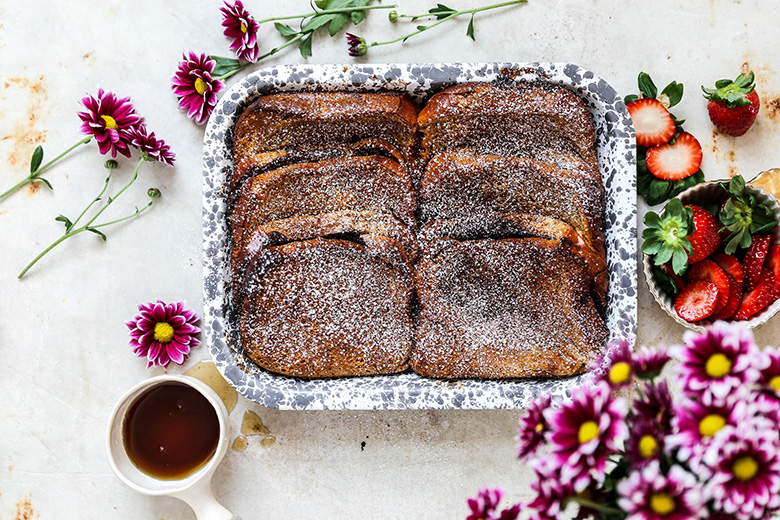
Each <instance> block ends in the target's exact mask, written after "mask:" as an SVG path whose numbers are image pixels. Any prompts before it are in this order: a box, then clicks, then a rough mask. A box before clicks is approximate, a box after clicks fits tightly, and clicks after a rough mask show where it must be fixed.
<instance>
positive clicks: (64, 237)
mask: <svg viewBox="0 0 780 520" xmlns="http://www.w3.org/2000/svg"><path fill="white" fill-rule="evenodd" d="M145 161H146V159H141V160H140V161H138V165H137V166H136V167H135V171H133V177H132V178H131V179H130V182H128V183H127V184H125V186H124V187H123V188H122V189H121V190H119V192H117V194H116V195H114V196H113V197H109V199H108V200H107V201H106V203H105V205H104V206H103V207H102V208H100V211H98V212H97V213H96V214H95V216H93V217H92V218H91V219H89V222H87V223H86V224H84V225H83V226H81V227H79V228H76V229H71V230H70V231H68V232H66V233H65V234H64V235H62V236H61V237H60V238H58V239H57V240H55V241H54V242H53V243H52V244H51V245H50V246H49V247H47V248H46V249H44V250H43V251H41V253H40V254H39V255H38V256H36V257H35V258H34V259H33V260H32V262H30V263H29V264H27V267H25V268H24V269H23V270H22V272H21V273H19V276H18V278H22V277H23V276H24V275H25V274H26V273H27V271H29V270H30V268H31V267H32V266H34V265H35V264H36V263H37V262H38V260H40V259H41V258H43V257H44V255H46V253H48V252H49V251H51V250H52V249H54V248H55V247H57V246H58V245H59V244H60V243H61V242H64V241H65V240H67V239H68V238H70V237H72V236H74V235H78V234H79V233H81V232H83V231H87V230H88V229H95V228H98V227H103V226H107V225H109V224H114V223H116V222H121V221H123V220H127V219H128V218H131V217H134V216H136V215H138V214H140V213H141V211H139V210H137V211H136V212H135V213H134V214H133V215H130V216H129V217H125V218H121V219H118V220H115V221H111V222H107V223H105V224H98V225H96V226H93V225H92V223H93V222H94V221H95V220H97V218H98V217H99V216H100V215H101V214H102V213H103V212H104V211H105V210H106V209H107V208H108V207H109V206H110V205H111V204H112V203H113V202H114V201H115V200H116V199H118V198H119V196H120V195H122V193H124V192H125V190H126V189H127V188H129V187H130V186H132V184H133V183H134V182H135V180H136V179H137V178H138V170H139V169H140V168H141V165H142V164H143V163H144V162H145ZM110 178H111V175H110V174H109V179H110ZM106 184H108V179H106ZM104 192H105V189H104V190H103V191H101V192H100V195H99V196H98V197H96V198H95V199H94V200H93V201H92V202H91V203H90V205H89V206H91V205H92V204H94V203H95V202H97V201H98V200H99V199H100V197H101V196H102V195H103V193H104ZM89 206H88V207H89ZM144 209H146V208H144ZM82 215H83V212H82ZM79 218H81V216H79Z"/></svg>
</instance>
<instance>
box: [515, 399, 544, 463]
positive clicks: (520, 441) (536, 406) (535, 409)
mask: <svg viewBox="0 0 780 520" xmlns="http://www.w3.org/2000/svg"><path fill="white" fill-rule="evenodd" d="M551 402H552V399H551V398H550V396H543V397H541V398H539V399H537V400H536V401H534V403H533V404H532V405H531V406H529V407H528V410H526V412H525V415H523V417H522V418H521V419H520V426H519V427H518V429H517V458H518V459H528V458H529V457H530V456H531V455H533V454H534V453H536V450H537V449H538V448H539V446H541V445H542V444H543V443H544V437H545V435H546V434H547V431H548V427H547V421H546V420H545V418H544V410H546V409H547V408H549V407H550V403H551Z"/></svg>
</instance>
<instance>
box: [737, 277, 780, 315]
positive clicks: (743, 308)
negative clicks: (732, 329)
mask: <svg viewBox="0 0 780 520" xmlns="http://www.w3.org/2000/svg"><path fill="white" fill-rule="evenodd" d="M774 286H775V275H774V273H772V271H770V270H769V269H762V270H761V275H760V276H759V278H758V282H756V286H755V287H753V289H752V290H751V291H750V292H748V293H746V294H745V295H744V296H742V303H741V304H740V306H739V309H738V310H737V312H736V314H734V316H733V319H735V320H748V319H750V318H751V317H752V316H754V315H755V314H757V313H759V312H760V311H762V310H764V308H765V307H766V306H767V305H769V303H770V301H771V296H772V289H773V288H774Z"/></svg>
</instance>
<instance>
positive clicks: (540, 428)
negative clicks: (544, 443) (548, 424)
mask: <svg viewBox="0 0 780 520" xmlns="http://www.w3.org/2000/svg"><path fill="white" fill-rule="evenodd" d="M534 429H535V430H536V432H537V433H539V432H540V431H542V430H544V424H542V423H538V424H537V425H536V428H534Z"/></svg>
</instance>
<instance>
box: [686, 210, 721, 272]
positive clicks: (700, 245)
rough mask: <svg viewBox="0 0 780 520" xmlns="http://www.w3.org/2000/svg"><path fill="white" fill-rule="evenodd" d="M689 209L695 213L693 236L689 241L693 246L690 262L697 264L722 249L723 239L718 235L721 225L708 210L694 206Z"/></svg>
mask: <svg viewBox="0 0 780 520" xmlns="http://www.w3.org/2000/svg"><path fill="white" fill-rule="evenodd" d="M687 207H689V208H691V211H692V212H693V234H692V235H688V240H690V241H691V245H692V246H693V254H691V255H690V258H689V259H688V261H689V262H690V263H696V262H698V261H700V260H704V259H705V258H707V257H708V256H710V255H711V254H712V253H714V252H715V251H716V250H717V249H718V248H719V247H720V243H721V239H720V234H719V233H718V228H719V227H720V224H719V223H718V221H717V219H716V218H715V217H713V216H712V213H710V212H709V211H707V210H706V209H704V208H702V207H700V206H694V205H692V204H691V205H687Z"/></svg>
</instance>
